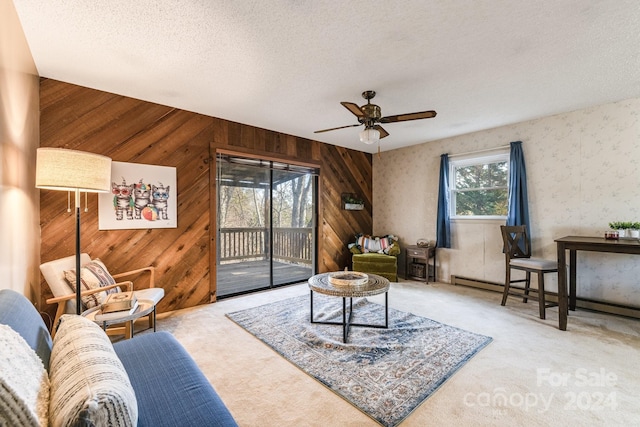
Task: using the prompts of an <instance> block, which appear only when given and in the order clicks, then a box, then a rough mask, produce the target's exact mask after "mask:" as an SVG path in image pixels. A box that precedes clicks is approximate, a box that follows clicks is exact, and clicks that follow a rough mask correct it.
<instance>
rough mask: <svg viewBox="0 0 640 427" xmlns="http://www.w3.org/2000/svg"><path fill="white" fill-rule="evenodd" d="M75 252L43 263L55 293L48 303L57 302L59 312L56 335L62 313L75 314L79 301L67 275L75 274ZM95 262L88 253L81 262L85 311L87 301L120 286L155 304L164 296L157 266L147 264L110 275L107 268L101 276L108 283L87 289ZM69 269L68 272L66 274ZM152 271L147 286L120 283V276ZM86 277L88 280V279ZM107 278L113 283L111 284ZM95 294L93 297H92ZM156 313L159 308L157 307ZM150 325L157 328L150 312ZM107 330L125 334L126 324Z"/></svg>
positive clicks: (43, 269)
mask: <svg viewBox="0 0 640 427" xmlns="http://www.w3.org/2000/svg"><path fill="white" fill-rule="evenodd" d="M75 259H76V258H75V255H73V256H69V257H66V258H61V259H57V260H54V261H49V262H46V263H44V264H42V265H40V271H41V272H42V275H43V276H44V279H45V280H46V282H47V284H48V285H49V288H50V289H51V293H52V294H53V298H49V299H47V304H57V305H58V306H57V309H56V314H55V317H54V320H53V325H52V326H53V327H52V331H51V335H52V336H54V335H55V330H56V325H57V324H58V320H59V319H60V316H62V315H63V314H65V313H75V312H76V309H75V300H76V295H75V292H74V291H73V288H74V287H75V285H69V280H68V279H67V277H66V276H65V274H66V275H68V274H69V272H73V273H74V275H75V266H76V264H75V263H76V261H75ZM90 263H92V260H91V257H90V256H89V255H88V254H86V253H82V254H80V265H82V266H83V268H82V270H83V271H82V272H81V277H82V279H83V280H82V285H83V287H84V288H85V289H84V290H83V291H82V292H81V293H80V295H81V297H83V310H86V309H87V308H89V307H87V306H86V305H85V304H86V302H85V301H88V300H92V301H93V304H94V305H97V304H99V303H100V301H101V299H102V298H103V297H104V296H105V295H106V293H105V291H107V290H110V289H116V288H117V289H118V291H121V290H127V291H131V290H132V291H134V292H135V295H136V298H138V299H139V300H150V301H153V303H154V306H155V304H157V303H158V302H159V301H160V300H161V299H162V298H163V297H164V289H163V288H156V287H155V269H154V267H151V266H149V267H144V268H139V269H136V270H132V271H127V272H123V273H119V274H114V275H110V274H109V272H108V271H106V269H105V271H104V275H103V276H102V277H101V278H100V279H101V281H104V283H102V284H100V285H99V286H95V287H94V288H91V289H87V287H88V284H89V282H90V280H89V278H88V277H85V274H87V272H86V271H85V266H86V265H87V264H90ZM65 272H67V273H65ZM145 272H148V273H149V274H150V277H149V287H148V288H146V289H135V288H134V285H133V282H132V281H130V280H124V281H121V282H116V279H121V278H126V277H130V276H134V275H137V274H140V273H145ZM85 279H86V280H85ZM107 281H108V282H109V283H110V284H107ZM92 296H93V298H92ZM154 312H155V310H154ZM148 317H149V327H150V328H153V327H154V326H155V325H154V322H155V317H154V316H153V315H149V316H148ZM107 333H109V334H110V335H117V334H123V333H125V327H124V326H116V327H110V328H109V329H108V330H107Z"/></svg>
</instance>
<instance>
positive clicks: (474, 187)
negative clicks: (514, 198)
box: [449, 153, 509, 218]
mask: <svg viewBox="0 0 640 427" xmlns="http://www.w3.org/2000/svg"><path fill="white" fill-rule="evenodd" d="M449 168H450V169H449V189H450V192H451V212H450V216H451V218H479V217H480V218H505V217H506V216H507V206H508V198H509V153H501V154H493V155H484V156H473V157H466V158H464V159H460V160H451V161H450V162H449Z"/></svg>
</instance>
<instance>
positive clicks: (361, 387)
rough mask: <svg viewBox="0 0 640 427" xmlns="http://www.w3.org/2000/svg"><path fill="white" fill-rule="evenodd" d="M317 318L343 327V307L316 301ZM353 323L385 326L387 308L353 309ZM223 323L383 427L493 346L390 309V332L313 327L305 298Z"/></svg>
mask: <svg viewBox="0 0 640 427" xmlns="http://www.w3.org/2000/svg"><path fill="white" fill-rule="evenodd" d="M313 301H314V318H315V320H322V321H342V299H341V298H336V297H327V296H324V295H317V294H314V298H313ZM353 310H354V314H353V322H354V323H369V324H371V323H374V324H380V323H384V306H382V305H380V304H376V303H373V302H371V301H369V300H367V299H366V298H363V299H358V300H355V299H354V302H353ZM226 315H227V317H229V318H230V319H231V320H233V321H234V322H236V323H237V324H238V325H240V326H241V327H243V328H244V329H246V330H247V331H248V332H250V333H251V334H253V335H254V336H256V337H257V338H258V339H260V340H261V341H263V342H264V343H266V344H267V345H268V346H270V347H271V348H272V349H273V350H275V351H276V352H278V353H279V354H280V355H282V356H283V357H284V358H285V359H287V360H288V361H290V362H291V363H293V364H294V365H296V366H297V367H299V368H300V369H302V370H303V371H304V372H306V373H307V374H309V375H311V376H312V377H313V378H315V379H317V380H318V381H320V382H321V383H322V384H324V385H325V386H327V387H328V388H329V389H331V390H333V391H334V392H336V393H337V394H338V395H340V396H342V397H343V398H344V399H346V400H347V401H348V402H350V403H351V404H352V405H354V406H355V407H357V408H358V409H360V410H361V411H362V412H364V413H365V414H367V415H368V416H370V417H371V418H372V419H374V420H375V421H377V422H378V423H379V424H381V425H383V426H396V425H398V424H399V423H400V422H401V421H402V420H404V419H405V418H406V417H407V416H408V415H409V414H410V413H411V412H413V410H414V409H416V408H417V407H418V406H419V405H420V404H421V403H422V402H423V401H424V400H425V399H427V398H428V397H429V396H430V395H432V394H433V393H434V392H435V391H436V389H437V388H438V387H440V386H441V385H442V384H443V383H444V382H445V381H446V380H447V379H448V378H449V377H451V375H453V374H454V373H455V372H456V371H457V370H458V369H460V368H461V367H462V366H463V365H464V364H465V363H466V362H468V361H469V359H471V357H473V356H474V355H475V354H476V353H477V352H478V351H480V350H481V349H482V348H483V347H484V346H486V345H487V344H489V343H490V342H491V338H490V337H486V336H483V335H478V334H475V333H472V332H468V331H465V330H463V329H459V328H455V327H453V326H449V325H445V324H442V323H438V322H436V321H433V320H430V319H427V318H424V317H420V316H416V315H413V314H411V313H404V312H402V311H398V310H394V309H393V308H389V328H388V329H374V328H364V327H354V328H351V332H350V334H349V339H348V343H347V344H344V343H343V342H342V327H341V326H336V325H322V324H311V323H310V322H309V295H307V296H300V297H294V298H289V299H286V300H283V301H278V302H274V303H270V304H266V305H262V306H259V307H255V308H250V309H246V310H242V311H237V312H233V313H227V314H226Z"/></svg>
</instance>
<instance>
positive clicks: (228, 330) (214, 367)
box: [144, 281, 640, 427]
mask: <svg viewBox="0 0 640 427" xmlns="http://www.w3.org/2000/svg"><path fill="white" fill-rule="evenodd" d="M308 292H309V290H308V287H307V285H306V284H299V285H293V286H289V287H286V288H280V289H276V290H272V291H265V292H261V293H257V294H253V295H248V296H242V297H236V298H231V299H226V300H222V301H220V302H217V303H215V304H210V305H206V306H199V307H194V308H189V309H185V310H179V311H175V312H171V313H165V314H162V315H159V316H158V329H159V330H167V331H170V332H172V333H173V334H174V335H175V336H176V338H177V339H178V340H179V341H180V342H181V343H182V344H183V345H184V346H185V347H186V349H187V350H188V351H189V353H190V354H191V355H192V356H193V358H194V359H195V360H196V362H197V363H198V365H199V366H200V367H201V369H202V370H203V372H204V373H205V375H206V376H207V377H208V378H209V380H210V381H211V383H212V384H213V386H214V388H215V389H216V390H217V392H218V393H219V394H220V396H221V397H222V399H223V400H224V402H225V403H226V404H227V406H228V408H229V410H230V411H231V413H232V414H233V416H234V417H235V419H236V420H237V422H238V424H239V425H240V426H243V427H244V426H322V427H327V426H375V425H377V423H375V422H374V421H373V420H372V419H370V418H369V417H367V416H366V415H365V414H364V413H362V412H360V411H359V410H358V409H356V408H355V407H353V406H352V405H351V404H349V403H348V402H346V401H345V400H343V399H342V398H340V397H339V396H337V395H336V394H334V393H333V392H331V391H330V390H329V389H327V388H326V387H324V386H323V385H322V384H320V383H319V382H317V381H316V380H314V379H313V378H311V377H310V376H308V375H306V374H305V373H304V372H302V371H301V370H299V369H298V368H296V367H295V366H294V365H292V364H291V363H289V362H287V361H286V360H285V359H284V358H282V357H280V356H279V355H278V354H277V353H275V352H274V351H273V350H271V349H270V348H269V347H267V346H266V345H265V344H263V343H262V342H261V341H259V340H258V339H257V338H255V337H253V336H252V335H251V334H249V333H248V332H246V331H245V330H243V329H242V328H241V327H239V326H238V325H236V324H235V323H233V322H232V321H230V320H229V319H227V318H226V317H225V315H224V314H225V313H227V312H232V311H237V310H241V309H244V308H249V307H254V306H258V305H262V304H266V303H268V302H271V301H276V300H280V299H285V298H289V297H291V296H295V295H304V294H308ZM381 298H383V297H382V296H376V297H373V298H370V300H372V301H376V302H380V303H382V301H383V299H381ZM500 298H501V296H500V295H499V294H497V293H494V292H489V291H483V290H477V289H471V288H467V287H462V286H452V285H448V284H441V283H437V284H429V285H426V284H424V283H418V282H411V281H403V282H400V283H394V284H392V286H391V290H390V292H389V305H390V306H391V307H393V308H396V309H398V310H403V311H407V312H411V313H414V314H416V315H420V316H424V317H428V318H430V319H433V320H436V321H438V322H442V323H446V324H449V325H452V326H456V327H459V328H463V329H467V330H469V331H473V332H477V333H480V334H484V335H488V336H491V337H493V339H494V340H493V342H492V343H491V344H489V345H488V346H487V347H486V348H485V349H483V350H482V351H480V352H479V353H478V354H477V355H476V356H474V357H473V358H472V359H471V360H470V361H469V362H468V363H467V364H466V365H464V366H463V367H462V369H460V370H459V371H458V372H457V373H455V374H454V375H453V376H452V377H451V378H450V379H449V380H448V381H447V382H445V383H444V384H443V385H442V386H441V387H440V389H438V390H437V391H436V392H435V393H434V394H433V395H432V396H431V397H430V398H428V399H427V400H426V401H425V402H424V403H423V404H422V405H420V406H419V407H418V408H417V409H416V410H415V411H414V412H413V413H412V414H411V415H410V416H409V417H408V418H407V419H406V420H405V421H404V422H403V423H401V424H400V425H401V426H402V427H405V426H406V427H410V426H421V427H422V426H461V425H464V426H486V425H492V426H560V425H575V426H605V425H606V426H630V425H640V404H638V401H639V399H640V367H639V363H638V362H639V361H640V321H638V320H634V319H627V318H623V317H618V316H613V315H605V314H600V313H594V312H589V311H585V310H578V311H576V312H571V313H570V316H569V323H568V330H567V331H566V332H562V331H559V330H558V322H557V318H558V316H557V308H552V309H548V310H547V320H540V319H539V318H538V317H537V310H538V309H537V303H535V302H530V303H528V304H522V303H521V302H520V301H519V300H518V299H515V298H510V300H509V301H508V302H507V306H506V307H502V306H500ZM144 333H150V332H149V331H145V332H144Z"/></svg>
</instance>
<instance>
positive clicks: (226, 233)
mask: <svg viewBox="0 0 640 427" xmlns="http://www.w3.org/2000/svg"><path fill="white" fill-rule="evenodd" d="M312 231H313V230H312V229H311V228H274V229H273V259H274V260H278V261H286V262H291V263H296V264H311V257H312V255H313V250H312V249H313V248H312V244H313V233H312ZM268 244H269V233H268V229H267V228H222V229H220V240H219V242H218V246H219V250H220V261H237V260H264V259H267V258H268V254H267V248H268Z"/></svg>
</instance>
